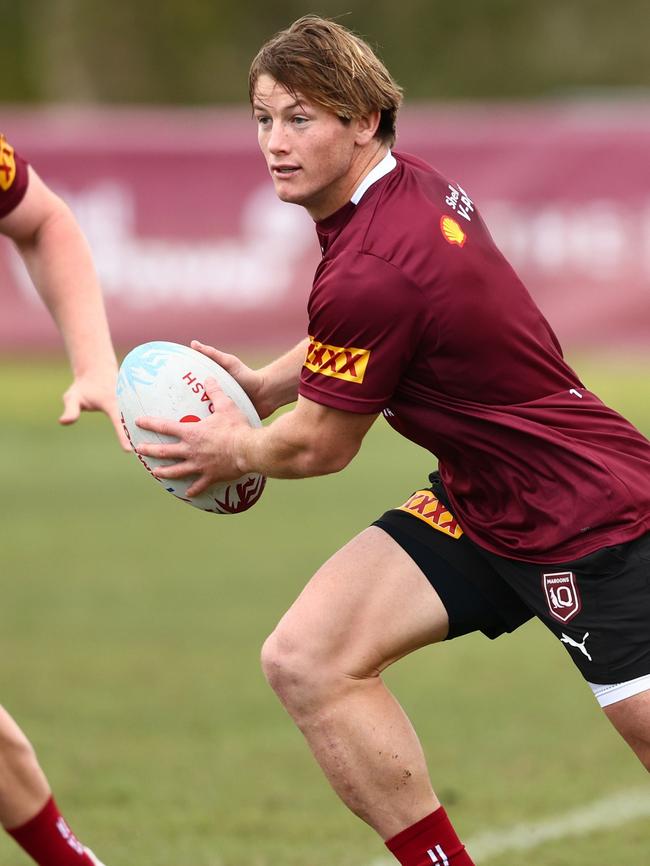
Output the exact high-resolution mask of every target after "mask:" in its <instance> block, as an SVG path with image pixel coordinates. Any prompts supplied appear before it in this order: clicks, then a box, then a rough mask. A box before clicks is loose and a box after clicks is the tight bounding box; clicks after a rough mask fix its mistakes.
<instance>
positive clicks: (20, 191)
mask: <svg viewBox="0 0 650 866" xmlns="http://www.w3.org/2000/svg"><path fill="white" fill-rule="evenodd" d="M28 179H29V175H28V172H27V163H26V162H25V160H24V159H22V157H20V156H19V155H18V154H17V153H16V152H15V150H14V149H13V147H12V146H11V145H10V144H9V142H8V141H7V140H6V138H5V137H4V135H2V134H0V217H4V216H6V215H7V214H8V213H11V211H12V210H13V209H14V208H15V207H16V206H17V205H19V204H20V202H21V201H22V200H23V198H24V196H25V193H26V192H27V183H28Z"/></svg>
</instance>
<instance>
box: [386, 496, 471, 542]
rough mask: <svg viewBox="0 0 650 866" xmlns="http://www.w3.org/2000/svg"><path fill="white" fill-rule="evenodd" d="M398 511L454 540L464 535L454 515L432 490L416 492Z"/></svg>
mask: <svg viewBox="0 0 650 866" xmlns="http://www.w3.org/2000/svg"><path fill="white" fill-rule="evenodd" d="M398 511H406V513H407V514H412V515H413V517H417V518H418V519H419V520H423V521H424V522H425V523H428V524H429V526H431V527H432V528H433V529H437V530H438V532H444V533H445V535H450V536H451V537H452V538H460V537H461V535H462V534H463V530H462V529H461V528H460V526H459V525H458V521H457V520H456V518H455V517H454V515H453V514H452V513H451V511H450V510H449V509H448V508H447V506H446V505H445V504H444V502H441V501H440V500H439V499H438V498H437V497H436V496H434V495H433V493H432V492H431V491H430V490H416V492H415V493H414V494H413V495H412V496H409V498H408V499H407V500H406V502H405V503H404V505H400V506H399V509H398Z"/></svg>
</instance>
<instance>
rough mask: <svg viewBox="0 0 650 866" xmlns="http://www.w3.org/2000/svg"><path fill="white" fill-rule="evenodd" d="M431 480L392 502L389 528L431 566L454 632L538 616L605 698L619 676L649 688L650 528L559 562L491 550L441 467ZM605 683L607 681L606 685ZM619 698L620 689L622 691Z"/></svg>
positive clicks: (496, 627) (494, 629)
mask: <svg viewBox="0 0 650 866" xmlns="http://www.w3.org/2000/svg"><path fill="white" fill-rule="evenodd" d="M429 480H430V482H431V487H429V488H427V489H424V490H419V491H417V492H416V493H414V494H412V496H411V497H409V499H408V500H407V501H406V503H405V504H404V505H403V506H401V507H400V508H395V509H392V510H391V511H387V512H386V513H385V514H384V515H382V517H380V518H379V520H377V521H375V524H374V525H375V526H379V527H380V528H381V529H383V530H384V531H385V532H387V533H388V534H389V535H390V536H391V537H392V538H393V539H394V540H395V541H396V542H397V543H398V544H399V545H400V546H401V547H402V548H403V549H404V550H405V551H406V552H407V553H408V554H409V556H410V557H411V559H413V561H414V562H415V563H416V564H417V565H418V567H419V568H420V569H421V570H422V571H423V572H424V574H425V575H426V577H427V578H428V580H429V582H430V583H431V584H432V586H433V587H434V588H435V590H436V592H437V593H438V595H439V596H440V598H441V600H442V602H443V604H444V605H445V608H446V609H447V613H448V615H449V634H448V636H447V640H450V639H452V638H455V637H458V636H459V635H462V634H467V633H469V632H473V631H481V632H483V633H484V634H485V635H487V637H489V638H496V637H499V635H501V634H504V633H506V632H512V631H514V630H515V629H516V628H518V627H519V626H520V625H522V624H523V623H525V622H527V621H528V620H529V619H531V618H532V617H533V616H537V617H538V618H539V619H541V620H542V622H543V623H544V624H545V625H546V626H547V627H548V628H549V629H550V630H551V631H552V632H553V634H555V635H556V637H557V638H558V639H559V640H560V641H561V642H562V643H563V644H564V645H565V647H566V649H567V651H568V653H569V655H570V656H571V658H572V659H573V661H574V663H575V664H576V665H577V667H578V668H579V670H580V672H581V673H582V675H583V676H584V677H585V679H586V680H587V681H588V682H589V683H590V684H591V685H592V688H593V689H594V692H595V693H596V695H597V697H598V699H599V701H600V703H601V704H602V705H606V704H607V703H611V702H613V700H612V699H610V700H607V699H606V698H604V697H603V699H602V700H601V694H604V693H605V692H613V690H614V689H616V688H618V687H619V684H627V683H629V681H632V680H635V681H636V680H639V683H641V682H642V681H641V680H640V679H639V678H648V679H647V681H646V683H645V687H644V688H641V687H640V686H639V685H638V684H637V687H636V688H635V689H634V690H628V692H627V693H623V692H621V696H622V697H625V696H626V694H632V693H634V692H635V691H637V692H638V691H644V690H646V688H650V533H647V534H646V535H644V536H641V537H640V538H637V539H635V540H633V541H630V542H627V543H625V544H619V545H616V546H614V547H606V548H603V549H601V550H598V551H596V552H595V553H591V554H589V555H588V556H584V557H582V558H581V559H575V560H571V561H569V562H560V563H557V564H554V565H548V564H539V565H538V564H534V563H528V562H520V561H517V560H514V559H507V558H505V557H503V556H497V555H496V554H493V553H490V552H489V551H486V550H483V549H482V548H480V547H479V546H478V545H476V544H474V542H472V541H470V539H469V538H468V537H467V535H465V534H464V533H463V531H462V529H461V527H460V526H459V524H458V521H457V519H456V517H455V516H454V514H453V512H452V510H451V508H450V506H449V500H448V499H447V496H446V494H445V490H444V487H443V485H442V482H441V480H440V476H439V475H438V473H437V472H436V473H433V474H432V475H431V476H429ZM597 684H602V688H599V686H598V685H597ZM616 699H620V697H618V698H616Z"/></svg>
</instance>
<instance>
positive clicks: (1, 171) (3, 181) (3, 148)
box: [0, 134, 16, 191]
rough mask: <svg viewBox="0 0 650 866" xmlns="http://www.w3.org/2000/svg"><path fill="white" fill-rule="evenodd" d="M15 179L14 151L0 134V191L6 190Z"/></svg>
mask: <svg viewBox="0 0 650 866" xmlns="http://www.w3.org/2000/svg"><path fill="white" fill-rule="evenodd" d="M15 177H16V157H15V156H14V149H13V147H12V146H11V145H10V144H9V142H8V141H7V140H6V139H5V137H4V135H2V134H0V189H3V190H5V191H6V190H8V189H9V187H10V186H11V184H12V183H13V182H14V178H15Z"/></svg>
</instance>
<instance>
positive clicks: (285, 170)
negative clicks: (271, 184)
mask: <svg viewBox="0 0 650 866" xmlns="http://www.w3.org/2000/svg"><path fill="white" fill-rule="evenodd" d="M298 171H300V166H298V165H282V164H279V165H272V166H271V174H272V175H273V177H282V178H285V177H293V176H294V175H295V174H296V172H298Z"/></svg>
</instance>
